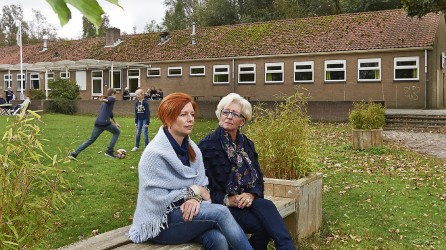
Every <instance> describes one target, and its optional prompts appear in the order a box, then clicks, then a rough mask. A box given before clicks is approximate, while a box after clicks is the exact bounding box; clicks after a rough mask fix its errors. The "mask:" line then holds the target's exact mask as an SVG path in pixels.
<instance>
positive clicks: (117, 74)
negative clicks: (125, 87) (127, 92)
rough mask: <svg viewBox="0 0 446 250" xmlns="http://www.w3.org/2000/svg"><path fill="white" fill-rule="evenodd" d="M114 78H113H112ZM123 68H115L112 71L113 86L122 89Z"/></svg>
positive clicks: (111, 80)
mask: <svg viewBox="0 0 446 250" xmlns="http://www.w3.org/2000/svg"><path fill="white" fill-rule="evenodd" d="M112 78H113V79H112ZM121 80H122V79H121V70H113V72H111V73H110V82H111V86H110V87H112V88H114V89H120V88H121Z"/></svg>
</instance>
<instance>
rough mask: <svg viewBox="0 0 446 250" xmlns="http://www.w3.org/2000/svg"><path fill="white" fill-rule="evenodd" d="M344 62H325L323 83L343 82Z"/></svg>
mask: <svg viewBox="0 0 446 250" xmlns="http://www.w3.org/2000/svg"><path fill="white" fill-rule="evenodd" d="M345 63H346V61H345V60H328V61H325V81H326V82H340V81H345V68H346V67H345Z"/></svg>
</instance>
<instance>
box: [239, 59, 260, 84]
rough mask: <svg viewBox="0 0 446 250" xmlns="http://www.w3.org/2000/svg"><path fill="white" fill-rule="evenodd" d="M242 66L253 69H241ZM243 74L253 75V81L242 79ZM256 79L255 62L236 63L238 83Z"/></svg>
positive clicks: (246, 82)
mask: <svg viewBox="0 0 446 250" xmlns="http://www.w3.org/2000/svg"><path fill="white" fill-rule="evenodd" d="M243 68H253V70H246V71H242V69H243ZM243 75H254V81H243V80H242V79H241V78H242V76H243ZM256 80H257V75H256V64H252V63H244V64H239V65H238V83H240V84H249V83H256Z"/></svg>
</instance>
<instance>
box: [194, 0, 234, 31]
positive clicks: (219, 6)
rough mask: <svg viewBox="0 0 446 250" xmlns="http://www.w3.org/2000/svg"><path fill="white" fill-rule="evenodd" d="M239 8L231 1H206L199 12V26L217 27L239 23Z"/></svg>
mask: <svg viewBox="0 0 446 250" xmlns="http://www.w3.org/2000/svg"><path fill="white" fill-rule="evenodd" d="M238 9H239V7H238V6H237V3H236V2H235V1H231V0H207V1H204V6H202V8H201V10H200V17H199V25H200V26H219V25H226V24H235V23H239V22H240V21H239V20H240V19H239V13H238Z"/></svg>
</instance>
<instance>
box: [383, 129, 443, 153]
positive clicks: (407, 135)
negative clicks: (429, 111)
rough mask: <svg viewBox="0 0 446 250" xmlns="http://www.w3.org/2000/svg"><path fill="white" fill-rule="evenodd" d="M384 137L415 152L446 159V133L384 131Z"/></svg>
mask: <svg viewBox="0 0 446 250" xmlns="http://www.w3.org/2000/svg"><path fill="white" fill-rule="evenodd" d="M383 136H384V139H385V140H386V139H387V140H392V141H395V142H396V143H398V144H401V145H404V146H406V147H408V148H410V149H412V150H413V151H415V152H419V153H423V154H429V155H433V156H437V157H438V158H440V159H444V160H446V135H444V134H437V133H422V132H419V133H418V132H417V133H415V132H404V131H393V130H389V131H383Z"/></svg>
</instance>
